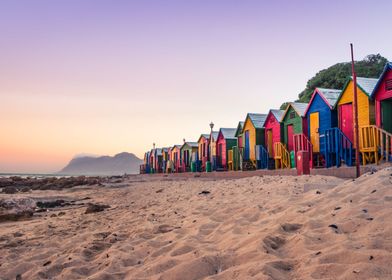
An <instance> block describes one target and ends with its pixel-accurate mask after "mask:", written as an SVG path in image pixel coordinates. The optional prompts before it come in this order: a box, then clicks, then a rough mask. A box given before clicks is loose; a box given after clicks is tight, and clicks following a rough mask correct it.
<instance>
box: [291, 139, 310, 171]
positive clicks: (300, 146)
mask: <svg viewBox="0 0 392 280" xmlns="http://www.w3.org/2000/svg"><path fill="white" fill-rule="evenodd" d="M293 138H294V154H295V160H297V152H298V151H307V152H309V165H310V168H313V145H312V143H311V142H310V140H309V139H308V138H307V137H306V136H305V134H303V133H301V134H294V136H293Z"/></svg>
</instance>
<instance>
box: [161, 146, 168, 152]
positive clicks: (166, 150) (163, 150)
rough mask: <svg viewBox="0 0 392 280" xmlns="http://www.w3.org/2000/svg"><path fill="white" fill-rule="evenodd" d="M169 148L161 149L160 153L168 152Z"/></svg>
mask: <svg viewBox="0 0 392 280" xmlns="http://www.w3.org/2000/svg"><path fill="white" fill-rule="evenodd" d="M169 149H170V148H169V147H164V148H162V152H168V151H169Z"/></svg>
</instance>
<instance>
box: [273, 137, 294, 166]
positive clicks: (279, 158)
mask: <svg viewBox="0 0 392 280" xmlns="http://www.w3.org/2000/svg"><path fill="white" fill-rule="evenodd" d="M274 151H275V156H274V159H275V168H276V169H279V168H290V166H291V165H290V153H289V151H287V149H286V147H285V146H284V145H283V144H282V143H281V142H275V143H274Z"/></svg>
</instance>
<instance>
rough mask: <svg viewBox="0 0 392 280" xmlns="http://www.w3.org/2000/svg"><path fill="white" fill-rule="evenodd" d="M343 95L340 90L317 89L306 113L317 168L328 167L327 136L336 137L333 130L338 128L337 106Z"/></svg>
mask: <svg viewBox="0 0 392 280" xmlns="http://www.w3.org/2000/svg"><path fill="white" fill-rule="evenodd" d="M341 93H342V91H341V90H338V89H326V88H316V89H315V90H314V92H313V94H312V97H311V99H310V102H309V105H308V107H307V108H306V111H305V116H306V119H307V121H308V135H309V139H310V142H311V143H312V147H313V154H314V156H313V160H314V164H315V166H317V167H324V166H326V158H327V153H326V146H325V145H326V144H327V143H326V137H327V136H326V135H328V136H329V135H335V134H332V131H331V129H335V128H336V127H337V126H338V116H337V110H336V108H335V105H336V102H337V100H338V98H339V96H340V94H341ZM320 135H321V137H320ZM328 140H329V139H328ZM334 140H335V139H332V140H331V141H334ZM328 167H329V166H328Z"/></svg>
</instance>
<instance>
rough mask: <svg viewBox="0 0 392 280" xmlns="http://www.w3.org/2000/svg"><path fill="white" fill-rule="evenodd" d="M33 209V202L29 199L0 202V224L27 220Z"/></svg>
mask: <svg viewBox="0 0 392 280" xmlns="http://www.w3.org/2000/svg"><path fill="white" fill-rule="evenodd" d="M34 209H35V201H34V200H32V199H30V198H19V199H9V200H0V222H7V221H18V220H23V219H28V218H30V217H32V216H33V214H34Z"/></svg>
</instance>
